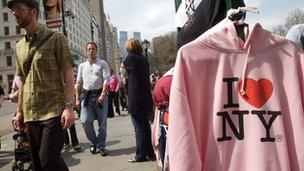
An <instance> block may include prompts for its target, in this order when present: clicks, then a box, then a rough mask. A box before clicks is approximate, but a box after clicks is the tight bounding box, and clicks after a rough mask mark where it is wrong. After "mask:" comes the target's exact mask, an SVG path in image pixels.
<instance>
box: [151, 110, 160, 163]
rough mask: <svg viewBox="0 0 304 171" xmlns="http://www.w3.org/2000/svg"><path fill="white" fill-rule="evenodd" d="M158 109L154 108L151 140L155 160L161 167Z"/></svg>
mask: <svg viewBox="0 0 304 171" xmlns="http://www.w3.org/2000/svg"><path fill="white" fill-rule="evenodd" d="M159 115H160V110H158V109H156V110H155V113H154V120H153V123H152V125H151V141H152V147H153V149H154V153H155V155H156V161H157V164H158V166H159V167H162V163H161V158H160V151H159V150H160V147H159V138H160V135H161V134H160V125H159V124H160V123H159Z"/></svg>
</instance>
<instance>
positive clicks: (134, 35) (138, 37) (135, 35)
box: [133, 32, 141, 42]
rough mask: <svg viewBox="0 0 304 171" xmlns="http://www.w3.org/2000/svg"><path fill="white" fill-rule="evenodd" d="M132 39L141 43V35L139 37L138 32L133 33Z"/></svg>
mask: <svg viewBox="0 0 304 171" xmlns="http://www.w3.org/2000/svg"><path fill="white" fill-rule="evenodd" d="M133 37H134V38H135V39H138V40H139V41H140V42H141V35H140V32H133Z"/></svg>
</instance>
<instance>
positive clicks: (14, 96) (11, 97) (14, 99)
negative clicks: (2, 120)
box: [8, 90, 19, 103]
mask: <svg viewBox="0 0 304 171" xmlns="http://www.w3.org/2000/svg"><path fill="white" fill-rule="evenodd" d="M18 97H19V90H17V91H15V92H14V93H13V94H10V95H9V96H8V99H9V100H11V101H12V102H14V103H17V102H18Z"/></svg>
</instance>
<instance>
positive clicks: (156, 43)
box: [149, 32, 177, 73]
mask: <svg viewBox="0 0 304 171" xmlns="http://www.w3.org/2000/svg"><path fill="white" fill-rule="evenodd" d="M176 38H177V33H176V32H171V33H168V34H166V35H164V36H159V37H156V38H154V39H153V52H152V53H151V54H149V62H150V66H151V73H152V72H155V71H157V70H158V71H161V72H165V71H167V70H169V69H170V68H172V67H173V66H174V64H175V59H176V55H177V39H176Z"/></svg>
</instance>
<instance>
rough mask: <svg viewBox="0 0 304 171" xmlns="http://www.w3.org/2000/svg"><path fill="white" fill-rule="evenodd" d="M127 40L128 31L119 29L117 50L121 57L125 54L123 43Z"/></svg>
mask: <svg viewBox="0 0 304 171" xmlns="http://www.w3.org/2000/svg"><path fill="white" fill-rule="evenodd" d="M127 40H128V32H126V31H120V32H119V51H120V55H121V57H122V58H125V57H126V56H127V52H126V51H125V43H126V41H127Z"/></svg>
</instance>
